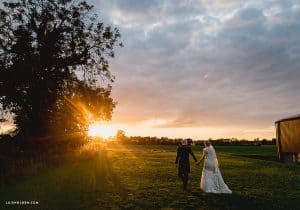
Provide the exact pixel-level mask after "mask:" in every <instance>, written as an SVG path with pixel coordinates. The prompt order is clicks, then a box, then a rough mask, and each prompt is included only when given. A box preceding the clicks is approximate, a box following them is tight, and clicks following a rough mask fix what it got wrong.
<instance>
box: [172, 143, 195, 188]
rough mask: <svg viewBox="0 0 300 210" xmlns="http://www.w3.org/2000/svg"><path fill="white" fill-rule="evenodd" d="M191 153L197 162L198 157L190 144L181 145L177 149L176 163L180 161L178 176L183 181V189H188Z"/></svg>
mask: <svg viewBox="0 0 300 210" xmlns="http://www.w3.org/2000/svg"><path fill="white" fill-rule="evenodd" d="M190 154H191V155H192V157H193V158H194V160H195V161H196V162H197V158H196V157H195V155H194V153H193V151H192V149H191V147H190V146H179V147H178V149H177V156H176V161H175V163H176V164H177V163H179V165H178V176H179V177H180V179H181V180H182V182H183V189H184V190H186V187H187V182H188V179H189V173H190V159H189V157H190Z"/></svg>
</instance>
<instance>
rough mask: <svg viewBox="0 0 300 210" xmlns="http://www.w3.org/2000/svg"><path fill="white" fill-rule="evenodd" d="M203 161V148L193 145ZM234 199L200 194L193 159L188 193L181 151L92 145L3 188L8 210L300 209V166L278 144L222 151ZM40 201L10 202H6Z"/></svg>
mask: <svg viewBox="0 0 300 210" xmlns="http://www.w3.org/2000/svg"><path fill="white" fill-rule="evenodd" d="M193 150H194V153H195V155H196V156H197V157H198V158H200V156H201V151H202V147H201V146H195V147H193ZM216 151H217V154H218V159H219V163H220V169H221V172H222V175H223V178H224V180H225V182H226V183H227V185H228V186H229V188H230V189H231V190H232V191H233V194H232V195H216V194H206V193H203V192H201V190H200V189H199V180H200V177H201V170H202V164H201V165H200V166H197V165H195V164H193V162H192V159H191V163H192V164H191V165H192V168H191V174H190V182H189V191H188V192H182V190H181V182H180V180H179V178H178V177H177V171H176V167H175V164H174V160H175V156H176V146H160V145H155V146H150V145H149V146H143V145H113V144H110V145H100V144H98V143H95V144H90V145H87V146H85V147H83V148H81V150H79V151H77V156H78V157H79V158H76V159H74V161H70V162H67V163H62V164H60V166H58V167H54V166H53V167H49V168H48V169H46V170H43V171H41V172H40V173H38V174H35V175H33V176H31V177H27V178H23V179H20V180H19V181H17V182H16V183H15V184H10V185H8V186H5V187H3V188H2V189H1V190H0V199H1V206H0V209H43V210H45V209H72V210H75V209H88V210H92V209H132V208H138V209H153V208H169V209H170V208H174V209H297V208H298V209H300V165H295V164H292V165H286V164H282V163H278V162H276V161H275V155H276V153H275V147H273V146H261V147H260V146H233V147H230V146H223V147H216ZM12 200H13V201H17V200H26V201H32V200H33V201H38V202H39V204H38V205H26V206H22V205H6V204H5V201H12Z"/></svg>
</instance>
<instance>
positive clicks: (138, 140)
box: [110, 130, 276, 146]
mask: <svg viewBox="0 0 300 210" xmlns="http://www.w3.org/2000/svg"><path fill="white" fill-rule="evenodd" d="M110 140H114V141H119V142H121V143H123V144H139V145H178V144H179V143H180V142H181V141H182V140H184V139H183V138H168V137H151V136H130V137H127V136H126V135H125V132H124V131H122V130H119V131H118V132H117V134H116V136H115V137H112V138H111V139H110ZM188 140H190V141H192V142H193V144H194V145H203V143H204V142H205V141H207V140H209V141H211V142H212V144H213V145H217V146H230V145H232V146H234V145H236V146H242V145H244V146H251V145H252V146H260V145H275V144H276V139H275V138H273V139H259V138H256V139H253V140H247V139H237V138H219V139H211V138H210V139H207V140H198V139H195V140H193V139H191V138H188Z"/></svg>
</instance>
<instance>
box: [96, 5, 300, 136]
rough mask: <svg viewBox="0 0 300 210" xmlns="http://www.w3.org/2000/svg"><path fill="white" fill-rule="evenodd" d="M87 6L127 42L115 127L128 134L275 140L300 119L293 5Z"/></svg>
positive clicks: (119, 65) (116, 91) (296, 8)
mask: <svg viewBox="0 0 300 210" xmlns="http://www.w3.org/2000/svg"><path fill="white" fill-rule="evenodd" d="M90 2H91V3H93V4H94V5H95V6H96V11H97V13H99V14H100V17H101V18H102V19H103V20H104V22H106V23H109V24H112V25H114V26H117V27H118V28H119V29H120V32H121V34H122V36H123V38H122V39H123V42H124V45H125V47H124V48H121V49H118V50H117V53H116V58H115V59H113V60H111V71H112V72H113V73H114V74H115V75H116V81H115V83H114V84H113V97H114V99H115V100H116V101H118V105H117V108H116V109H115V112H114V115H113V119H112V122H111V123H112V124H113V125H114V126H115V127H116V128H122V129H124V130H125V131H126V133H127V134H128V135H142V136H145V135H146V136H148V135H150V136H169V137H192V138H204V139H206V138H209V137H211V138H219V137H237V138H248V139H253V138H256V137H260V138H272V137H274V136H275V130H274V121H275V120H278V119H280V118H283V117H287V116H290V115H295V114H298V113H300V82H299V79H300V36H299V34H300V22H299V20H300V3H299V1H281V0H278V1H274V0H272V1H267V0H265V1H261V0H257V1H255V0H251V1H237V0H230V1H215V0H202V1H201V0H199V1H189V0H187V1H184V0H176V1H175V0H172V1H163V0H159V1H148V0H111V1H106V0H103V1H98V0H93V1H90ZM296 2H297V3H296Z"/></svg>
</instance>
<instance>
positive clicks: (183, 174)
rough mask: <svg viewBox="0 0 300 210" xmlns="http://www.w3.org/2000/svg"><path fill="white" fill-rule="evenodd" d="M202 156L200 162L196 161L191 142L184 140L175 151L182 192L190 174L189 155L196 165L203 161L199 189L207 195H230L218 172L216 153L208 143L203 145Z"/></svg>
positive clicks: (185, 188)
mask: <svg viewBox="0 0 300 210" xmlns="http://www.w3.org/2000/svg"><path fill="white" fill-rule="evenodd" d="M204 146H205V147H204V149H203V155H202V157H201V159H200V161H199V162H198V161H197V158H196V157H195V155H194V153H193V151H192V148H191V140H188V139H185V140H183V141H182V142H181V144H180V145H179V146H178V149H177V156H176V161H175V163H176V164H177V166H178V176H179V178H180V179H181V180H182V183H183V190H184V191H186V190H187V184H188V179H189V173H190V161H189V156H190V155H191V156H192V157H193V158H194V160H195V162H196V163H197V165H199V164H200V163H201V162H202V160H204V165H203V170H202V176H201V181H200V188H201V189H202V190H203V191H204V192H207V193H227V194H231V193H232V191H231V190H230V189H229V188H228V186H227V185H226V184H225V182H224V180H223V177H222V175H221V172H220V170H219V165H218V159H217V155H216V151H215V149H214V148H213V146H212V145H211V142H210V141H206V142H205V143H204Z"/></svg>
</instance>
